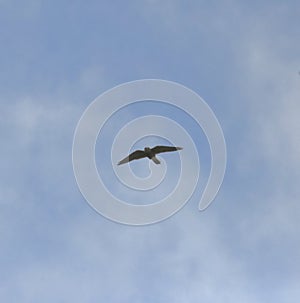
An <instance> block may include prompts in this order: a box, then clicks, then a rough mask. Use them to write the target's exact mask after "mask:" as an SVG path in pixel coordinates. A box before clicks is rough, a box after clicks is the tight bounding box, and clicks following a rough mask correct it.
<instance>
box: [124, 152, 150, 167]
mask: <svg viewBox="0 0 300 303" xmlns="http://www.w3.org/2000/svg"><path fill="white" fill-rule="evenodd" d="M145 157H146V154H145V152H144V151H142V150H136V151H135V152H133V153H131V154H130V155H129V156H127V157H126V158H124V159H123V160H121V161H120V162H119V163H118V165H121V164H124V163H127V162H129V161H132V160H137V159H141V158H145Z"/></svg>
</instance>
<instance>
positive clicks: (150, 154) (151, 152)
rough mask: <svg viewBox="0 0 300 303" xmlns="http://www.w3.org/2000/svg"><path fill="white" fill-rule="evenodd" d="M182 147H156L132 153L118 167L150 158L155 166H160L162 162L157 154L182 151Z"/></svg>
mask: <svg viewBox="0 0 300 303" xmlns="http://www.w3.org/2000/svg"><path fill="white" fill-rule="evenodd" d="M181 149H182V147H176V146H160V145H159V146H155V147H153V148H150V147H145V148H144V150H136V151H134V152H133V153H131V154H130V155H129V156H127V157H126V158H124V159H123V160H121V161H120V162H119V163H118V165H121V164H124V163H128V162H130V161H133V160H138V159H142V158H149V159H151V160H152V161H153V162H154V163H155V164H160V161H159V160H158V159H157V158H156V154H160V153H166V152H172V151H177V150H181Z"/></svg>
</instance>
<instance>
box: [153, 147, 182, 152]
mask: <svg viewBox="0 0 300 303" xmlns="http://www.w3.org/2000/svg"><path fill="white" fill-rule="evenodd" d="M181 149H182V147H176V146H161V145H159V146H155V147H153V148H151V150H152V151H153V152H154V153H155V154H159V153H166V152H172V151H176V150H181Z"/></svg>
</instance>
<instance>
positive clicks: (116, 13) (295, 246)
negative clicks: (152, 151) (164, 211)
mask: <svg viewBox="0 0 300 303" xmlns="http://www.w3.org/2000/svg"><path fill="white" fill-rule="evenodd" d="M299 16H300V3H299V1H292V0H291V1H284V2H283V1H270V0H269V1H239V0H236V1H234V0H231V1H230V0H229V1H223V2H222V1H176V0H174V1H169V0H167V1H155V0H152V1H151V0H148V1H92V0H91V1H90V0H88V1H77V0H76V1H39V0H35V1H33V0H29V1H21V2H20V1H15V0H0V29H1V30H0V44H1V48H0V66H1V68H0V83H1V90H0V106H1V107H0V108H1V116H0V125H1V128H0V132H1V141H2V144H1V161H0V165H1V167H0V178H1V188H0V244H1V249H0V268H1V269H0V281H1V283H0V301H1V302H16V303H17V302H18V303H19V302H22V303H27V302H28V303H32V302H43V303H48V302H49V303H50V302H51V303H52V302H76V303H77V302H92V303H93V302H112V303H117V302H122V303H123V302H124V303H135V302H144V303H153V302H158V303H165V302H174V303H184V302H213V303H224V302H243V303H252V302H274V303H279V302H284V303H296V302H299V301H300V287H299V281H300V241H299V232H300V203H299V197H300V186H299V180H300V157H299V155H300V122H299V117H300V73H299V72H300V56H299V54H300V39H299V37H300V19H299ZM145 78H156V79H165V80H170V81H175V82H178V83H180V84H183V85H185V86H186V87H188V88H190V89H192V90H193V91H195V92H196V93H197V94H199V95H200V96H201V97H202V98H204V100H205V101H206V102H207V103H208V104H209V106H210V107H211V109H212V110H213V111H214V113H215V115H216V116H217V118H218V120H219V122H220V125H221V126H222V129H223V132H224V136H225V139H226V144H227V170H226V174H225V178H224V182H223V184H222V187H221V190H220V192H219V194H218V196H217V198H216V199H215V201H214V202H213V203H212V204H211V205H210V206H209V207H208V209H206V210H205V211H203V212H199V211H198V204H199V199H200V197H201V192H202V191H203V187H204V186H205V183H206V182H207V178H208V173H209V169H210V153H209V146H208V143H207V140H206V138H205V136H204V134H203V132H202V130H201V129H200V128H199V127H197V125H196V124H195V122H194V121H193V120H191V119H190V118H189V117H188V116H187V115H185V114H184V113H182V112H180V111H178V110H176V109H174V108H166V107H165V105H159V104H157V103H155V102H152V103H151V102H148V103H144V104H139V105H136V106H134V105H133V106H129V107H126V108H124V109H122V110H121V111H120V112H119V113H117V114H116V116H115V117H112V121H111V122H110V123H108V124H107V125H106V126H105V128H104V129H103V133H100V134H99V139H98V140H97V145H96V153H97V155H96V162H97V165H98V169H99V171H101V174H102V175H103V178H104V182H105V183H106V185H107V187H108V188H109V189H110V190H111V191H114V192H115V194H116V195H117V196H118V197H121V198H124V199H126V200H127V201H128V202H129V203H130V202H132V203H133V204H139V203H140V202H139V201H141V200H143V201H142V202H141V203H146V202H147V201H150V200H151V194H154V193H151V192H147V193H145V199H144V196H143V193H137V194H136V195H135V194H132V193H130V191H129V190H128V189H124V188H122V187H121V186H120V185H118V183H117V182H115V181H112V179H111V178H112V177H113V175H112V164H111V162H110V147H111V144H112V141H113V140H114V136H115V135H116V133H117V132H118V131H119V129H120V127H122V123H127V122H129V121H130V120H132V119H134V118H137V117H139V116H141V115H145V114H149V113H150V114H154V115H166V116H167V117H169V118H172V119H173V120H174V121H177V122H178V123H179V124H180V125H182V126H183V127H184V128H185V129H186V130H187V131H188V132H189V134H190V135H191V137H192V138H193V140H194V142H195V145H196V147H197V150H198V152H199V160H200V162H201V177H200V179H199V184H198V186H197V189H196V191H195V193H194V195H193V196H192V198H191V199H190V200H189V202H188V203H187V204H186V205H185V206H184V207H183V208H182V209H181V210H180V211H179V212H177V213H176V214H175V215H174V216H172V217H170V218H169V219H167V220H165V221H162V222H160V223H158V224H152V225H148V226H141V227H135V226H127V225H122V224H118V223H115V222H113V221H111V220H108V219H106V218H105V217H103V216H102V215H100V214H98V213H97V212H96V211H95V210H93V209H92V208H91V207H90V206H89V205H88V203H87V202H86V201H85V199H84V198H83V196H82V195H81V193H80V191H79V189H78V186H77V184H76V181H75V177H74V173H73V168H72V142H73V135H74V131H75V128H76V125H77V123H78V121H79V119H80V117H81V115H82V113H83V112H84V110H85V109H86V107H87V106H88V105H89V104H90V103H91V102H92V101H93V100H94V99H95V98H96V97H97V96H99V95H100V94H101V93H103V92H105V91H106V90H108V89H110V88H112V87H114V86H116V85H119V84H121V83H124V82H128V81H132V80H138V79H145ZM113 119H114V120H113ZM178 140H179V141H180V137H179V138H178ZM157 143H159V144H160V143H168V142H167V141H164V140H160V139H157V138H149V141H147V138H144V139H143V140H142V141H141V142H138V143H137V145H136V146H135V147H143V146H144V145H146V144H149V145H150V146H152V145H155V144H157ZM179 143H180V142H179ZM181 152H185V150H183V151H181ZM123 156H125V155H123V154H122V155H120V158H122V157H123ZM162 158H163V159H164V161H166V162H167V163H169V167H170V168H171V173H167V175H166V180H167V181H165V183H162V184H161V185H162V188H161V189H160V190H159V191H156V192H155V195H158V196H159V195H165V194H166V193H167V192H169V191H170V190H171V188H172V187H173V186H174V184H176V178H178V176H179V173H178V170H177V167H178V165H180V162H179V157H178V155H176V154H172V155H171V154H170V155H167V154H166V155H164V156H162ZM145 161H146V160H140V161H139V162H138V163H136V164H135V166H134V169H135V170H136V173H137V174H139V175H143V174H144V172H145V171H144V167H145V166H144V165H145V163H147V162H145ZM100 168H102V169H100ZM185 181H186V182H189V180H185ZM146 195H150V198H149V200H147V199H148V197H146Z"/></svg>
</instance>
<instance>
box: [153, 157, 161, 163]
mask: <svg viewBox="0 0 300 303" xmlns="http://www.w3.org/2000/svg"><path fill="white" fill-rule="evenodd" d="M151 160H152V161H153V162H154V163H155V164H160V161H159V160H158V159H157V158H156V157H155V156H154V157H152V158H151Z"/></svg>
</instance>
